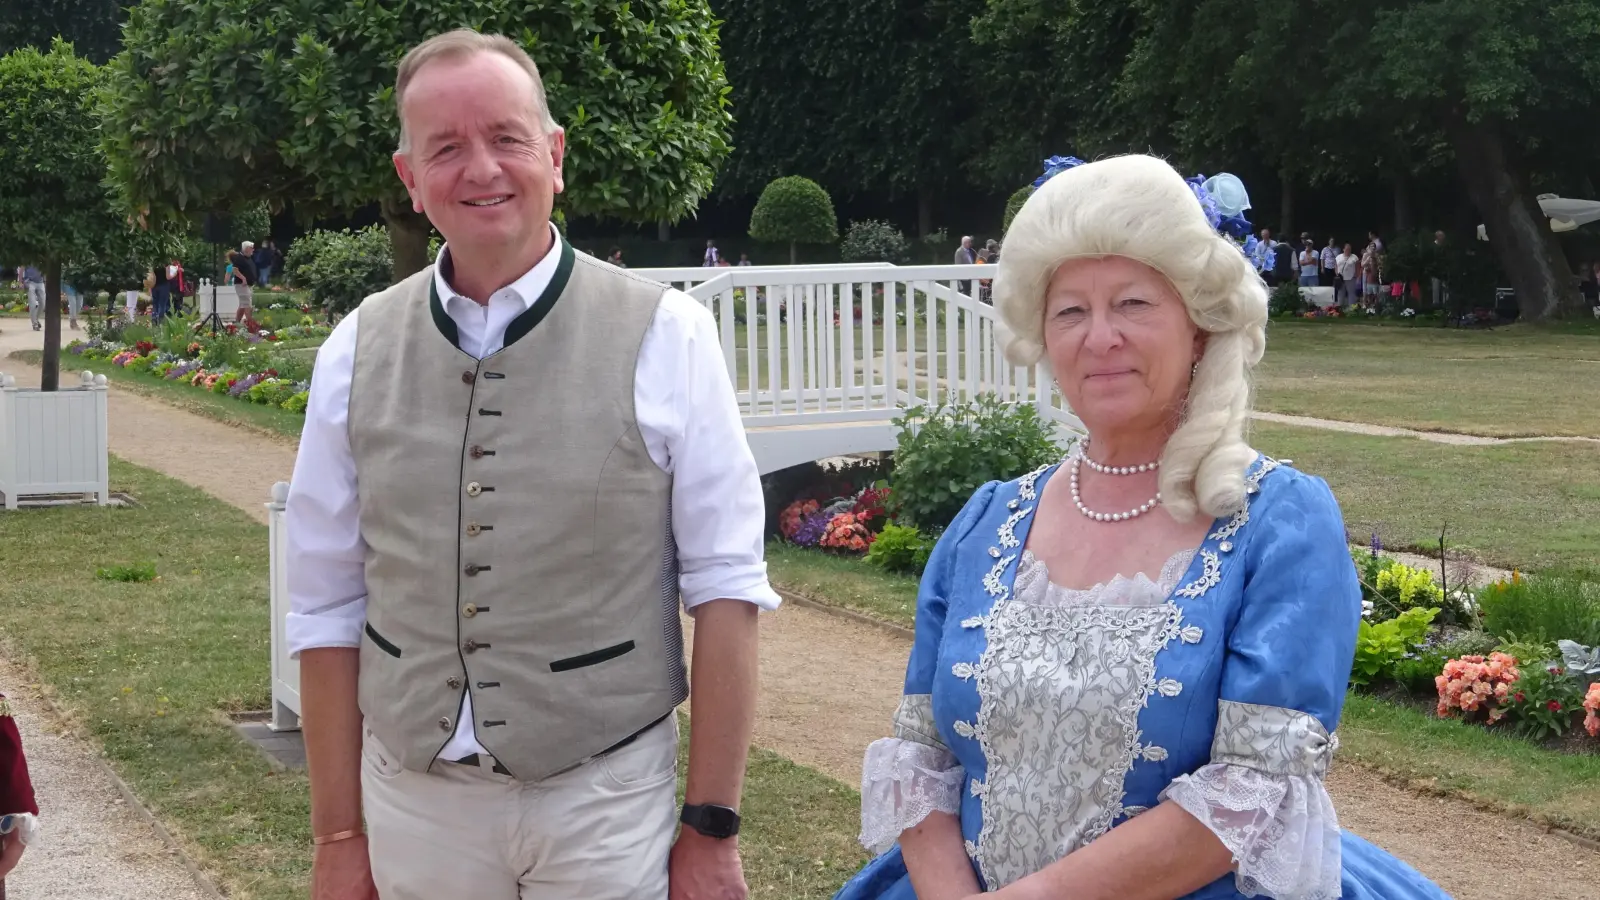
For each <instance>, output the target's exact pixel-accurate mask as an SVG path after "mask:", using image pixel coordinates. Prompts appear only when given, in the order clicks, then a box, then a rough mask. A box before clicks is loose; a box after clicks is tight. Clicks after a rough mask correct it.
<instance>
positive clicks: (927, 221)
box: [917, 187, 933, 238]
mask: <svg viewBox="0 0 1600 900" xmlns="http://www.w3.org/2000/svg"><path fill="white" fill-rule="evenodd" d="M932 233H933V189H932V188H926V187H919V188H917V237H924V238H925V237H927V236H928V235H930V234H932Z"/></svg>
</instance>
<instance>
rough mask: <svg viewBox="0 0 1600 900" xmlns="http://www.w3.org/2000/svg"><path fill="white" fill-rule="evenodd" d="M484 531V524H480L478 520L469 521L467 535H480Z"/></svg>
mask: <svg viewBox="0 0 1600 900" xmlns="http://www.w3.org/2000/svg"><path fill="white" fill-rule="evenodd" d="M482 533H483V526H482V525H479V524H478V523H477V522H468V523H467V537H477V536H478V535H480V534H482Z"/></svg>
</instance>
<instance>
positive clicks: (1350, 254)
mask: <svg viewBox="0 0 1600 900" xmlns="http://www.w3.org/2000/svg"><path fill="white" fill-rule="evenodd" d="M1333 268H1334V271H1335V272H1337V273H1338V276H1339V287H1338V295H1337V296H1338V303H1339V305H1340V306H1341V307H1344V306H1355V305H1356V302H1357V301H1358V300H1360V296H1359V295H1357V293H1356V284H1357V282H1356V279H1357V278H1359V277H1361V258H1360V257H1359V256H1356V254H1355V250H1354V248H1353V247H1352V245H1350V244H1345V245H1344V252H1343V253H1341V254H1339V255H1338V256H1337V257H1335V259H1334V261H1333Z"/></svg>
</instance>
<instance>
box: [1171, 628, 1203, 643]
mask: <svg viewBox="0 0 1600 900" xmlns="http://www.w3.org/2000/svg"><path fill="white" fill-rule="evenodd" d="M1178 636H1179V637H1181V638H1183V642H1184V643H1185V644H1198V643H1200V640H1201V639H1202V638H1204V637H1205V636H1206V632H1205V629H1204V628H1201V627H1200V626H1199V625H1186V626H1184V629H1183V630H1182V631H1180V632H1178Z"/></svg>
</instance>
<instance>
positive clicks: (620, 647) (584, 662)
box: [394, 641, 633, 672]
mask: <svg viewBox="0 0 1600 900" xmlns="http://www.w3.org/2000/svg"><path fill="white" fill-rule="evenodd" d="M631 652H633V641H623V642H622V643H620V644H617V645H616V646H614V647H606V648H605V649H603V650H595V651H593V652H592V653H585V654H583V655H581V656H569V657H567V658H566V659H558V660H556V661H555V662H553V663H551V664H550V671H552V672H568V671H571V670H572V669H581V668H583V667H584V666H594V665H599V664H600V663H603V662H605V661H606V660H608V659H616V658H617V657H619V656H621V655H622V654H624V653H631ZM394 655H395V656H399V655H400V652H399V651H398V650H397V651H395V654H394Z"/></svg>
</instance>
